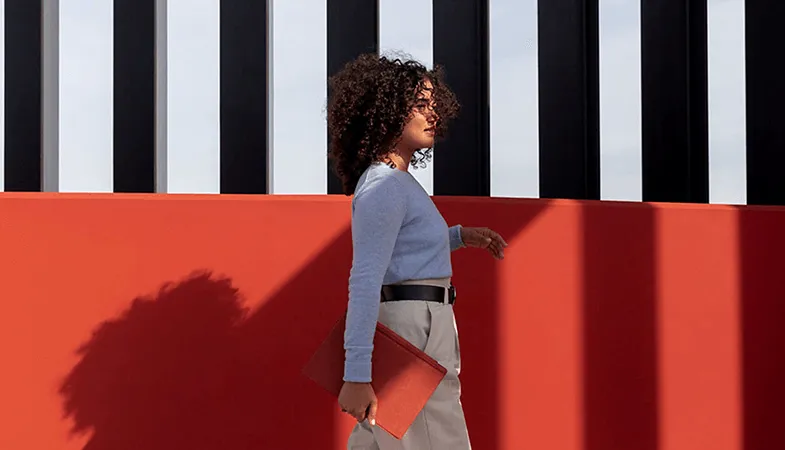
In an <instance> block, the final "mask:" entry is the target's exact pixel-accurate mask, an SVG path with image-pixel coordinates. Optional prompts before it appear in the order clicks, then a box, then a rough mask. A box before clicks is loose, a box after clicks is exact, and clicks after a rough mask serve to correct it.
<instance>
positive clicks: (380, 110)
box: [327, 53, 460, 195]
mask: <svg viewBox="0 0 785 450" xmlns="http://www.w3.org/2000/svg"><path fill="white" fill-rule="evenodd" d="M426 80H428V81H430V82H431V84H432V85H433V91H432V98H433V100H434V111H435V112H436V115H437V117H438V119H437V122H436V125H435V127H436V129H435V135H436V137H442V136H444V134H445V132H446V125H447V123H448V122H449V121H450V120H452V119H453V118H455V116H457V114H458V110H459V108H460V107H459V105H458V101H457V100H456V98H455V94H454V93H453V92H452V91H451V90H450V89H449V88H448V87H447V86H446V85H445V84H444V80H443V75H442V70H441V68H440V67H435V68H434V69H433V70H428V69H427V68H426V67H425V66H423V65H422V64H420V63H418V62H417V61H414V60H411V59H404V58H400V57H398V58H389V57H386V56H379V55H376V54H373V53H370V54H365V55H361V56H359V57H358V58H357V59H355V60H354V61H351V62H350V63H348V64H347V65H346V66H344V68H343V69H342V70H341V71H340V72H338V73H337V74H336V75H335V76H333V77H331V78H330V80H329V87H330V90H331V92H330V98H329V101H328V104H327V130H328V132H329V135H330V158H331V159H332V161H333V170H334V171H335V173H336V174H337V175H338V177H339V178H340V179H341V181H342V182H343V189H344V193H345V194H346V195H352V194H354V190H355V188H356V187H357V182H358V180H359V178H360V176H361V175H362V173H363V172H364V171H365V169H367V168H368V166H370V165H371V164H372V163H374V162H377V161H378V162H381V161H384V160H385V157H386V156H387V155H388V154H389V152H390V151H391V150H392V149H393V148H394V147H395V145H396V144H397V142H398V140H399V139H400V137H401V134H402V133H403V129H404V126H405V125H406V123H407V122H408V120H409V117H410V115H411V114H412V111H413V108H414V104H415V101H416V99H417V94H418V93H419V92H420V91H421V90H422V89H423V83H424V82H425V81H426ZM432 151H433V149H432V148H428V149H420V150H418V151H417V152H416V153H415V155H414V156H413V157H412V161H411V164H412V166H414V167H415V168H416V167H424V165H425V163H426V162H427V161H430V159H431V152H432Z"/></svg>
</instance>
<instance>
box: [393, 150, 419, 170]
mask: <svg viewBox="0 0 785 450" xmlns="http://www.w3.org/2000/svg"><path fill="white" fill-rule="evenodd" d="M413 155H414V152H404V151H400V150H395V151H393V152H390V154H388V155H387V159H388V160H390V161H392V162H393V163H394V164H395V167H396V168H397V169H398V170H402V171H404V172H407V171H408V170H409V163H410V162H411V160H412V156H413Z"/></svg>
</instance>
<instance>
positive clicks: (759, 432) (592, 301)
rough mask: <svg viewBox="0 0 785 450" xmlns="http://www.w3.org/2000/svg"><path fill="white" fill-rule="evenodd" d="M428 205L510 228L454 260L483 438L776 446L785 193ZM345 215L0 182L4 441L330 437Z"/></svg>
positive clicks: (555, 444) (74, 445) (687, 448)
mask: <svg viewBox="0 0 785 450" xmlns="http://www.w3.org/2000/svg"><path fill="white" fill-rule="evenodd" d="M438 204H439V206H440V208H441V209H442V211H443V212H444V214H445V216H446V218H447V219H448V221H449V222H450V223H458V222H460V223H463V224H464V225H485V226H490V227H493V228H496V229H497V230H499V231H500V232H501V233H502V234H504V235H505V236H506V237H507V240H508V242H509V243H510V247H509V248H508V249H507V251H506V255H507V258H506V259H505V260H504V261H502V262H496V261H493V260H492V259H491V258H490V257H489V256H487V255H485V254H484V253H483V252H481V251H479V250H461V251H459V252H458V253H456V254H455V255H454V263H455V283H456V285H457V287H458V291H459V301H458V304H457V305H456V308H457V314H458V320H459V327H460V328H459V329H460V334H461V339H462V341H461V343H462V351H463V355H464V364H463V365H464V373H463V380H464V398H465V401H464V404H465V408H466V410H467V416H468V421H469V425H470V432H471V435H472V437H473V441H474V447H475V448H476V449H479V450H483V449H490V450H494V449H505V450H519V449H548V450H617V449H618V450H633V449H634V450H704V449H705V450H774V449H783V448H785V431H783V430H784V428H783V423H785V387H784V386H785V383H784V382H783V380H785V275H784V274H783V273H784V270H783V269H785V261H783V258H784V257H783V255H785V233H783V230H785V209H774V208H757V209H755V208H741V207H739V208H737V207H722V206H684V205H674V206H663V205H650V204H641V203H638V204H635V203H600V202H590V203H581V202H570V201H550V202H549V201H545V200H504V199H482V200H479V199H468V200H466V199H449V198H441V199H438ZM348 220H349V215H348V200H347V199H345V198H342V197H324V196H321V197H290V196H281V197H278V196H275V197H240V196H220V197H219V196H183V195H169V196H164V195H158V196H133V195H115V196H111V195H65V194H61V195H47V194H27V195H25V194H0V249H1V251H2V257H0V292H1V293H2V297H0V358H2V370H0V449H8V450H28V449H30V450H33V449H35V450H43V449H46V450H66V449H69V450H70V449H81V448H86V449H90V450H125V449H128V450H131V449H134V450H138V449H146V450H173V449H192V450H207V449H222V450H223V449H227V450H232V449H282V450H289V449H292V450H295V449H296V450H299V449H306V448H308V449H316V448H318V449H327V450H329V449H339V448H345V438H346V436H347V433H348V431H349V430H350V428H351V421H350V420H349V419H347V418H345V417H343V416H342V415H341V414H340V413H339V412H338V411H337V408H336V404H335V401H334V400H333V399H332V398H330V397H329V396H328V395H326V394H324V393H323V392H321V391H320V390H319V389H318V388H317V387H315V386H314V385H313V384H312V383H311V382H310V381H308V380H306V379H304V378H303V377H302V376H301V375H300V372H299V370H300V367H301V366H302V364H303V363H304V362H305V361H306V360H307V358H308V356H309V355H310V352H311V351H312V350H313V349H314V348H315V347H316V346H317V345H318V344H319V341H320V339H321V337H322V336H323V335H324V334H326V333H327V331H328V330H329V328H330V326H331V325H332V324H333V322H334V320H335V319H336V317H337V316H338V315H339V314H340V313H341V311H342V309H343V308H344V305H345V293H346V279H347V276H348V271H349V266H350V262H351V241H350V235H349V221H348ZM194 272H197V273H200V274H197V275H189V274H192V273H194ZM287 346H288V349H287ZM88 442H89V445H88Z"/></svg>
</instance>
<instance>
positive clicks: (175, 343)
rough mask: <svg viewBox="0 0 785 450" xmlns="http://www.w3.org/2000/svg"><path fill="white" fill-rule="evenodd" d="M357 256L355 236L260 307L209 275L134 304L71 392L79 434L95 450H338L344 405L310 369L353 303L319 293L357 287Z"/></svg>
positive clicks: (83, 361) (69, 385) (91, 349)
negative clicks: (349, 284)
mask: <svg viewBox="0 0 785 450" xmlns="http://www.w3.org/2000/svg"><path fill="white" fill-rule="evenodd" d="M350 261H351V243H350V235H349V231H348V230H346V231H345V232H344V233H343V234H342V235H341V236H340V237H339V238H338V239H336V240H335V241H334V242H333V243H332V244H331V245H329V246H328V247H327V248H326V249H325V250H324V251H323V252H322V253H321V254H320V255H319V256H317V257H316V258H315V259H314V260H313V261H312V262H310V263H309V264H308V265H307V266H306V267H304V268H303V269H302V271H301V272H300V273H298V274H297V275H296V276H295V277H294V278H293V279H292V280H290V281H289V282H288V283H286V285H285V286H284V287H283V288H282V289H281V290H280V291H279V292H277V293H275V294H273V295H272V296H270V297H269V299H267V300H265V301H264V302H263V303H262V304H260V307H259V309H257V310H255V311H250V310H249V309H248V308H247V307H246V306H245V299H244V298H243V297H242V295H241V293H240V292H239V291H238V289H237V288H236V287H234V286H233V285H232V281H231V279H230V278H227V277H220V276H215V275H213V274H212V273H210V272H199V273H194V274H192V275H190V276H188V277H187V278H185V279H184V280H182V281H180V282H178V283H169V284H166V285H164V286H163V287H162V288H161V289H160V291H159V292H158V293H157V294H156V295H154V296H151V297H147V298H137V299H134V300H133V302H132V303H131V306H130V307H129V308H128V309H127V310H126V311H125V312H123V313H122V314H121V315H120V316H119V317H117V318H115V319H112V320H108V321H106V322H104V323H103V324H101V325H100V326H99V327H98V328H97V329H96V330H95V331H94V333H93V334H92V336H91V338H90V339H89V341H88V342H86V343H85V344H84V345H83V346H82V347H81V348H80V349H79V350H78V354H79V356H80V361H79V362H78V363H77V364H76V365H75V366H74V367H73V369H72V370H71V371H70V373H69V374H68V375H67V376H66V378H65V379H64V381H63V383H62V385H61V389H60V394H61V396H62V398H63V403H64V410H65V415H66V416H67V417H70V418H71V419H72V420H73V423H74V426H73V432H74V433H77V434H82V433H89V434H90V439H89V441H88V442H87V444H86V445H85V447H84V448H85V449H86V450H126V449H127V450H131V449H134V450H138V449H145V450H173V449H189V450H208V449H210V450H212V449H221V450H224V449H226V450H241V449H254V450H258V449H275V450H278V449H280V450H288V449H299V448H329V447H331V446H332V442H334V440H335V428H336V423H335V422H336V421H335V408H336V403H335V399H333V398H332V397H330V396H329V395H328V394H326V393H325V392H322V391H321V390H320V389H319V388H318V386H316V385H315V384H314V383H312V382H310V381H309V380H307V379H306V378H305V377H303V376H300V375H299V374H300V368H301V367H302V366H303V365H304V364H305V362H306V361H307V360H308V358H309V356H310V355H311V353H312V352H313V351H314V349H315V348H316V347H317V346H318V345H319V343H320V342H321V339H322V338H323V337H324V336H325V335H326V334H327V332H328V331H329V328H330V327H331V326H332V325H333V322H332V321H331V320H329V319H328V320H325V318H326V317H328V318H333V317H334V318H337V317H338V316H339V314H340V312H341V310H342V307H343V306H344V305H342V303H345V302H343V301H342V300H343V297H344V296H338V297H339V298H335V299H331V298H327V297H324V296H321V297H320V296H319V294H320V293H345V292H346V286H345V284H346V273H345V272H347V267H349V266H348V264H349V262H350ZM317 286H318V287H320V288H319V289H315V287H317ZM294 335H296V342H297V345H295V346H291V347H288V345H287V344H288V343H289V342H290V341H291V336H294ZM287 347H288V348H287ZM304 399H308V402H307V403H304V402H303V400H304ZM314 418H316V419H318V420H313V419H314ZM331 418H332V419H331ZM297 430H302V432H297Z"/></svg>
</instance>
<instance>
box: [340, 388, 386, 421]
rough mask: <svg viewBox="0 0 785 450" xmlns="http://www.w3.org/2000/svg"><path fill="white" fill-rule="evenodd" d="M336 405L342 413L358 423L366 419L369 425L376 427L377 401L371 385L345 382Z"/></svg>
mask: <svg viewBox="0 0 785 450" xmlns="http://www.w3.org/2000/svg"><path fill="white" fill-rule="evenodd" d="M338 404H340V405H341V410H342V411H343V412H345V413H347V414H349V415H350V416H352V417H354V418H355V419H357V421H358V422H362V421H363V420H365V419H368V422H369V423H370V424H371V425H376V409H377V407H378V401H377V399H376V393H375V392H374V391H373V387H371V383H353V382H350V381H347V382H345V383H344V384H343V387H342V388H341V393H340V394H339V395H338Z"/></svg>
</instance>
